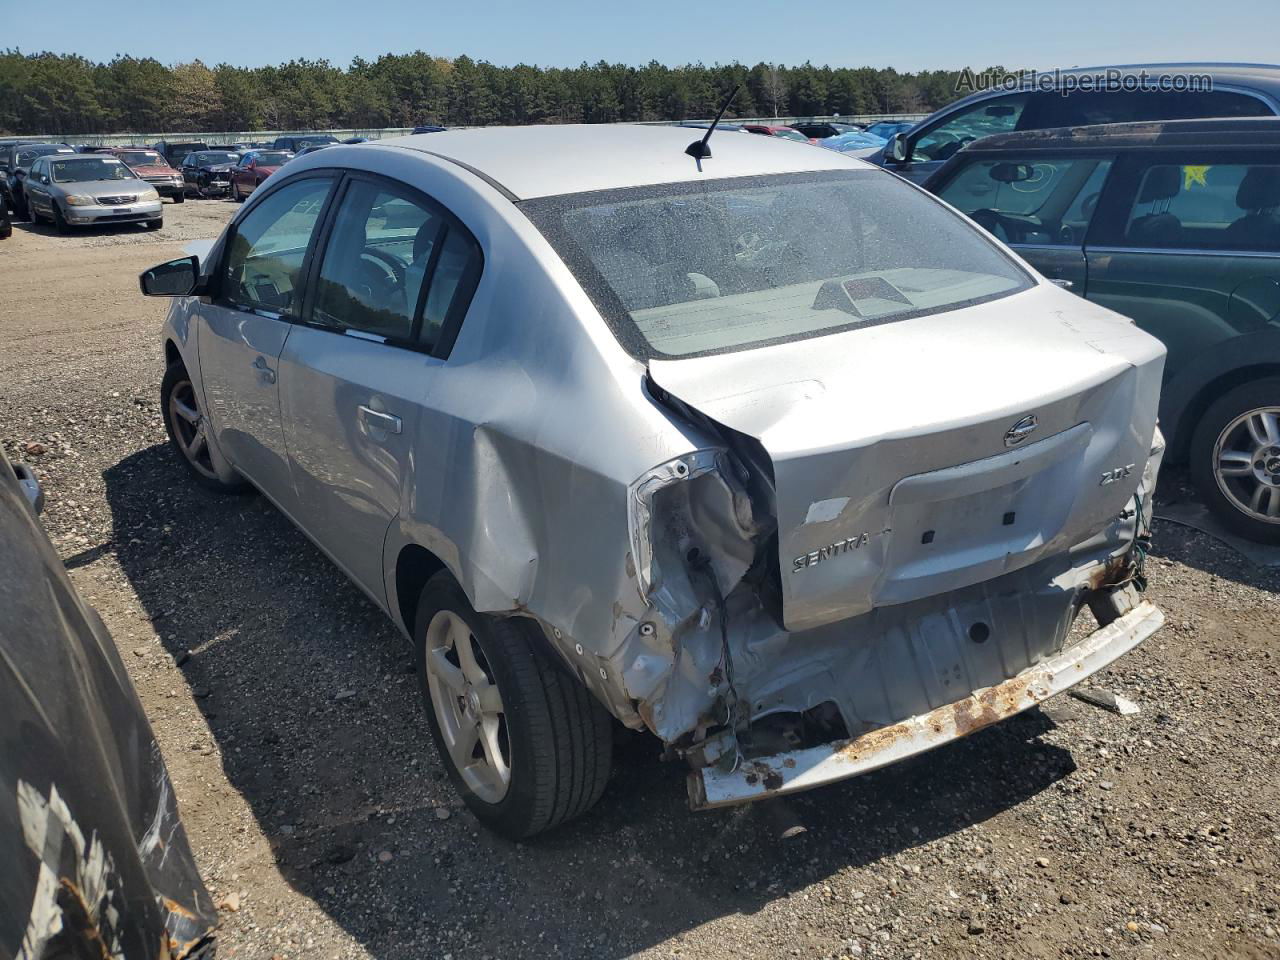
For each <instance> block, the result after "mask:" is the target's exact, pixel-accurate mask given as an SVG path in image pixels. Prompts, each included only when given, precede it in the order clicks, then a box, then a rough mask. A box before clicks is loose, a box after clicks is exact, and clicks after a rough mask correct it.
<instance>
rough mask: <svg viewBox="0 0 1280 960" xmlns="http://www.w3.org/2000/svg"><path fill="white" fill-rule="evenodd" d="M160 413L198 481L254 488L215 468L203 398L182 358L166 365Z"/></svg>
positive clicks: (221, 489) (223, 489)
mask: <svg viewBox="0 0 1280 960" xmlns="http://www.w3.org/2000/svg"><path fill="white" fill-rule="evenodd" d="M160 413H161V415H162V416H163V417H164V428H165V431H166V432H167V433H168V434H169V443H170V444H172V445H173V449H174V451H175V452H176V453H177V455H178V459H180V460H181V461H182V462H183V464H184V465H185V466H186V468H187V470H188V471H189V472H190V473H191V476H192V478H194V479H195V481H196V483H198V484H200V486H202V487H204V488H205V489H206V490H212V491H214V492H215V493H248V492H249V491H251V490H252V489H253V488H252V487H251V486H250V485H249V483H248V482H247V481H245V480H242V479H237V480H236V481H234V482H232V483H227V482H226V481H224V480H222V479H221V478H220V477H219V476H218V475H217V473H216V472H215V471H214V469H213V461H212V460H210V459H209V456H208V446H207V444H208V440H207V439H205V438H204V436H203V430H204V425H203V420H204V415H203V412H202V411H201V409H200V401H199V399H198V398H197V396H196V394H195V389H194V388H193V386H192V384H191V377H190V375H189V374H188V373H187V368H186V367H185V366H183V364H182V362H181V361H179V362H177V363H171V364H169V366H168V367H166V368H165V371H164V379H162V380H161V381H160ZM184 413H185V416H184V415H183V414H184ZM198 436H199V439H197V437H198Z"/></svg>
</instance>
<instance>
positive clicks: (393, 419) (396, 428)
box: [360, 404, 403, 433]
mask: <svg viewBox="0 0 1280 960" xmlns="http://www.w3.org/2000/svg"><path fill="white" fill-rule="evenodd" d="M360 416H361V418H362V419H363V420H364V422H365V423H367V424H368V425H369V426H370V427H372V428H373V429H375V430H385V431H387V433H399V432H400V431H401V430H402V429H403V425H402V424H401V422H400V418H399V417H397V416H396V415H395V414H394V413H383V412H382V411H381V410H375V409H373V407H366V406H365V405H364V404H361V405H360Z"/></svg>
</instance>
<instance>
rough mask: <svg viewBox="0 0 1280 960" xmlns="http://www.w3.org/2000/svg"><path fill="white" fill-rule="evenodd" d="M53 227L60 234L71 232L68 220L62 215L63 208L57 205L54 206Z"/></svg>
mask: <svg viewBox="0 0 1280 960" xmlns="http://www.w3.org/2000/svg"><path fill="white" fill-rule="evenodd" d="M53 225H54V227H56V228H57V230H58V232H59V233H70V232H71V224H69V223H67V218H66V217H64V216H63V215H62V208H61V207H59V206H58V205H57V203H55V204H54V205H53Z"/></svg>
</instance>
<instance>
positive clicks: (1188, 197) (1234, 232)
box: [1124, 163, 1280, 253]
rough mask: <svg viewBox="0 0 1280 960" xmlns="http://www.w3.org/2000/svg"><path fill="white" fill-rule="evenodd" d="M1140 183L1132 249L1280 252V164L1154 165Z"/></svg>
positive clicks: (1127, 235)
mask: <svg viewBox="0 0 1280 960" xmlns="http://www.w3.org/2000/svg"><path fill="white" fill-rule="evenodd" d="M1138 182H1139V186H1138V191H1137V193H1136V194H1135V195H1134V201H1133V204H1132V206H1131V208H1130V210H1129V216H1128V220H1127V223H1126V226H1125V231H1124V239H1125V242H1126V243H1127V244H1128V245H1130V246H1138V247H1183V248H1187V249H1227V250H1256V251H1260V252H1266V253H1280V164H1245V163H1221V164H1219V163H1202V164H1171V163H1163V164H1153V165H1151V166H1148V167H1147V168H1146V169H1144V170H1143V171H1141V173H1140V174H1139V177H1138Z"/></svg>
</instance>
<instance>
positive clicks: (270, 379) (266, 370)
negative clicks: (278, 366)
mask: <svg viewBox="0 0 1280 960" xmlns="http://www.w3.org/2000/svg"><path fill="white" fill-rule="evenodd" d="M253 369H255V370H257V371H258V372H259V373H261V374H262V379H263V380H265V381H267V383H275V382H276V372H275V371H274V370H272V369H271V367H269V366H268V365H267V358H266V357H264V356H262V355H261V354H259V355H258V359H257V360H255V361H253Z"/></svg>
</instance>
